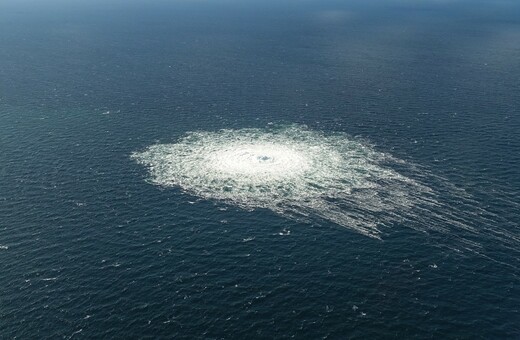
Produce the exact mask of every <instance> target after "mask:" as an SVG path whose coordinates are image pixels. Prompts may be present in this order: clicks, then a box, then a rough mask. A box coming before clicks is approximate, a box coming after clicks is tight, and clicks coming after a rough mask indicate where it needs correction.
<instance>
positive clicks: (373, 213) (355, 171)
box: [132, 125, 520, 251]
mask: <svg viewBox="0 0 520 340" xmlns="http://www.w3.org/2000/svg"><path fill="white" fill-rule="evenodd" d="M132 157H133V158H134V159H135V160H136V161H137V162H139V163H141V164H143V165H145V166H147V168H148V170H149V174H150V177H149V181H150V182H152V183H153V184H156V185H160V186H163V187H178V188H181V189H182V190H183V191H185V192H187V193H189V194H191V195H195V196H199V197H202V198H205V199H209V200H218V201H221V202H225V203H228V204H233V205H237V206H239V207H242V208H244V209H249V210H251V209H256V208H265V209H269V210H271V211H273V212H275V213H277V214H280V215H282V216H286V217H289V218H294V219H298V220H305V221H316V220H327V221H329V222H333V223H335V224H337V225H339V226H342V227H345V228H349V229H351V230H353V231H356V232H358V233H361V234H363V235H366V236H370V237H373V238H381V236H382V234H383V232H385V231H387V230H389V229H390V228H391V227H394V226H396V225H399V226H407V227H409V228H412V229H416V230H419V231H422V232H428V233H430V232H432V233H441V234H442V235H448V234H449V235H450V238H456V239H458V240H460V241H461V242H459V243H460V244H461V248H465V249H470V250H473V251H477V249H479V247H480V244H479V243H478V242H476V241H474V240H475V239H477V238H478V236H479V235H481V234H482V233H485V234H486V235H487V236H489V237H492V238H494V239H497V240H498V241H500V242H501V243H502V244H507V245H508V247H510V248H511V249H514V248H515V247H516V246H517V244H518V242H519V241H520V240H519V238H518V236H516V235H515V234H514V233H512V232H509V231H507V230H505V229H500V230H498V229H497V227H496V226H497V225H500V223H502V222H497V221H498V220H499V219H500V217H499V216H494V217H492V218H490V219H488V220H486V221H483V220H478V221H476V222H475V216H479V215H483V214H486V215H487V216H491V213H490V212H487V211H484V210H482V209H481V208H479V207H478V204H477V203H476V202H474V201H473V200H472V199H471V198H470V197H469V196H467V195H466V194H464V192H463V191H462V190H458V189H455V188H454V187H453V186H451V185H449V183H447V182H446V181H445V180H443V179H440V178H438V177H436V176H433V175H431V174H429V173H428V172H426V171H422V170H418V167H416V166H414V165H412V164H409V163H407V162H405V161H403V160H400V159H397V158H395V157H392V156H391V155H388V154H386V153H383V152H380V151H377V150H376V149H375V148H374V147H373V146H371V145H369V144H368V143H365V142H362V141H359V140H357V139H355V138H352V137H350V136H349V135H347V134H344V133H334V134H324V133H321V132H318V131H313V130H310V129H308V128H306V127H304V126H300V125H291V126H282V127H271V128H269V129H240V130H220V131H216V132H189V133H187V135H186V136H185V137H183V138H181V139H179V140H178V141H177V142H176V143H173V144H156V145H152V146H150V147H148V148H147V149H146V150H144V151H142V152H136V153H134V154H133V155H132ZM426 183H430V185H427V184H426ZM433 188H435V189H433ZM440 192H442V193H443V195H444V196H445V195H446V194H447V193H449V194H448V197H451V201H447V203H446V202H444V200H446V198H444V200H443V201H441V200H440V199H439V196H440V194H439V193H440ZM450 195H451V196H450ZM450 202H451V203H450ZM455 204H456V205H457V206H458V208H454V207H453V206H454V205H455ZM492 219H495V220H496V221H494V220H492ZM502 224H503V223H502ZM475 226H478V229H477V228H475Z"/></svg>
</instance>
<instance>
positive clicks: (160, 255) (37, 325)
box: [0, 0, 520, 339]
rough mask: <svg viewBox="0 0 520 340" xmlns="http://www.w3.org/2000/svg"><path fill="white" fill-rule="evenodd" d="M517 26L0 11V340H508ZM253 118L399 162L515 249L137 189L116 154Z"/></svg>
mask: <svg viewBox="0 0 520 340" xmlns="http://www.w3.org/2000/svg"><path fill="white" fill-rule="evenodd" d="M519 13H520V3H518V2H516V1H507V0H504V1H433V0H431V1H422V2H415V1H405V0H402V1H398V0H393V1H388V2H382V1H380V2H379V1H373V2H368V3H364V2H357V1H325V2H321V1H320V2H318V1H304V2H296V1H282V2H260V1H251V2H235V1H223V2H217V1H196V2H189V1H164V2H161V1H153V2H152V3H151V4H145V1H130V2H123V1H115V0H111V1H108V2H107V3H103V2H101V1H99V2H88V3H87V2H86V1H84V2H82V1H71V2H65V1H39V2H37V1H20V2H15V1H14V0H7V1H3V2H2V3H0V287H1V290H0V338H6V339H7V338H21V339H28V338H35V339H43V338H52V339H56V338H145V337H148V338H188V337H189V338H244V337H251V338H289V337H296V338H325V337H328V338H333V339H337V338H369V339H376V338H399V339H401V338H461V339H475V338H483V339H498V338H518V337H520V327H519V325H520V314H519V313H520V289H519V284H520V280H519V275H520V252H519V249H520V244H519V243H518V241H517V240H515V238H518V237H519V235H520V229H519V223H520V170H519V165H520V112H519V110H520V95H519V94H520V14H519ZM269 123H275V124H292V123H296V124H306V125H307V126H308V127H309V128H310V129H314V130H319V131H323V133H335V132H345V133H348V134H349V135H351V136H358V137H359V138H362V139H364V140H367V141H369V142H370V143H371V144H373V145H374V146H375V148H376V149H377V150H379V151H381V152H385V153H389V154H391V155H393V156H395V157H398V158H400V159H403V160H405V161H407V162H409V163H413V164H416V165H417V166H418V167H420V168H421V169H424V171H427V172H428V173H429V174H432V176H433V175H435V176H439V178H442V181H443V182H445V183H450V185H452V186H453V187H454V188H457V190H460V191H464V192H465V193H466V194H467V196H468V197H471V201H472V202H473V204H474V206H475V207H477V206H478V208H479V209H478V211H479V213H466V214H465V215H464V216H465V220H464V223H466V224H468V225H471V226H472V227H474V228H477V229H478V228H479V226H483V225H485V226H487V227H489V228H491V229H492V230H493V228H495V227H496V230H497V232H498V231H500V232H506V233H507V235H508V238H509V239H510V240H511V242H509V243H508V244H507V245H506V244H504V243H502V242H498V241H497V238H495V237H491V236H490V233H482V234H478V233H477V234H476V236H475V238H474V239H473V241H474V242H476V243H478V245H479V247H480V248H479V249H480V250H479V252H478V253H475V252H471V251H464V250H463V249H462V250H460V251H457V250H454V248H456V247H453V244H456V243H454V241H453V240H454V239H455V240H456V239H457V237H458V235H457V232H456V231H455V232H454V233H453V234H440V235H434V234H429V233H421V232H417V231H415V230H414V228H409V227H410V226H407V225H405V223H403V224H402V225H401V224H396V225H394V226H392V228H391V230H389V231H388V232H387V233H385V236H384V237H383V240H382V241H379V240H374V239H370V238H367V237H365V236H363V235H360V234H357V233H355V232H352V231H350V230H347V229H345V228H341V227H338V226H337V225H334V224H333V223H330V222H328V221H316V222H313V223H305V222H303V221H297V220H296V221H295V220H289V219H286V218H284V217H283V216H279V215H277V214H275V213H273V212H271V211H269V210H263V209H257V210H253V211H245V210H242V209H240V208H238V207H234V206H228V205H226V204H223V203H221V202H215V201H208V200H201V199H197V197H193V196H190V195H189V194H186V193H183V192H182V191H181V190H178V189H175V188H173V189H172V188H170V189H165V188H160V187H157V186H154V185H152V184H150V183H149V182H147V181H146V178H147V171H146V169H145V168H143V167H142V166H140V165H139V164H137V163H136V162H134V161H133V160H132V159H131V158H130V155H131V154H132V152H134V151H136V150H142V149H143V148H146V147H147V146H149V145H151V144H154V143H157V142H161V143H169V142H174V141H176V140H177V139H178V138H181V137H182V136H184V135H185V133H186V132H189V131H194V130H209V131H216V130H218V129H222V128H231V129H240V128H250V127H252V128H263V127H266V126H267V125H268V124H269ZM432 178H433V177H432ZM426 181H427V179H426ZM429 184H430V185H431V186H433V187H435V183H434V182H432V183H429ZM443 190H444V189H443ZM443 190H440V192H439V198H438V199H439V201H440V202H443V203H444V204H449V205H450V206H453V207H454V208H455V209H457V197H458V196H457V195H455V194H453V193H452V192H448V191H447V190H446V191H443ZM460 209H463V208H460ZM464 209H465V208H464ZM383 213H384V212H383ZM427 213H428V212H425V214H427ZM468 216H469V217H468ZM432 227H435V226H432ZM287 231H290V233H288V232H287ZM448 244H450V245H452V246H450V247H446V245H448Z"/></svg>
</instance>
